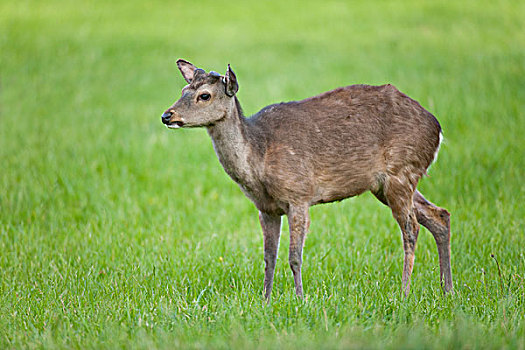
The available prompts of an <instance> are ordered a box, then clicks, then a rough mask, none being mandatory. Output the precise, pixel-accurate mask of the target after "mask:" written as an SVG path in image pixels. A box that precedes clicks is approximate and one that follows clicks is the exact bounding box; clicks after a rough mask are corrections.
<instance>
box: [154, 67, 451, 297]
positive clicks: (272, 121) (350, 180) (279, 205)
mask: <svg viewBox="0 0 525 350" xmlns="http://www.w3.org/2000/svg"><path fill="white" fill-rule="evenodd" d="M178 66H179V69H180V70H181V73H182V74H183V76H184V78H185V79H186V81H187V82H188V83H189V85H188V86H186V87H185V88H184V89H183V95H182V97H181V98H180V99H179V101H177V102H176V103H175V104H174V105H173V106H172V107H170V108H169V109H168V110H167V111H166V112H165V114H164V115H163V122H164V123H165V124H167V125H168V126H172V125H173V123H175V122H177V123H178V124H179V125H181V126H183V127H199V126H204V127H206V128H207V130H208V133H209V135H210V136H211V138H212V141H213V144H214V148H215V151H216V153H217V155H218V157H219V160H220V162H221V164H222V165H223V167H224V169H225V170H226V172H227V173H228V175H230V177H231V178H232V179H233V180H234V181H236V182H237V183H238V184H239V186H240V187H241V189H242V190H243V192H244V193H245V194H246V195H247V196H248V197H249V198H250V199H251V200H252V201H253V202H254V204H255V206H256V207H257V208H258V209H259V212H260V214H259V218H260V221H261V226H262V228H263V234H264V246H265V263H266V270H265V283H264V288H265V293H266V297H267V298H269V296H270V293H271V288H272V282H273V274H274V269H275V259H276V256H277V255H276V254H277V249H278V242H279V236H280V223H281V218H280V216H281V215H284V214H286V215H288V220H289V223H290V252H289V256H290V267H291V269H292V271H293V274H294V282H295V288H296V292H297V295H299V296H302V294H303V289H302V280H301V264H302V250H303V245H304V239H305V236H306V232H307V231H308V227H309V215H308V208H309V207H310V206H312V205H316V204H319V203H327V202H332V201H338V200H342V199H344V198H348V197H352V196H356V195H359V194H361V193H363V192H365V191H371V192H372V193H373V194H374V195H375V196H376V197H377V198H378V199H379V200H380V201H381V202H383V203H384V204H386V205H388V206H389V207H390V208H391V210H392V214H393V216H394V218H395V219H396V221H397V222H398V224H399V226H400V228H401V231H402V233H403V246H404V250H405V261H404V268H403V276H402V282H403V289H404V291H405V294H407V295H408V291H409V287H410V275H411V273H412V268H413V263H414V251H415V245H416V241H417V236H418V233H419V224H420V223H421V224H423V225H424V226H425V227H427V228H428V229H429V230H430V231H431V232H432V234H433V235H434V238H435V240H436V243H437V245H438V252H439V256H440V267H441V278H442V279H444V280H445V286H444V287H445V290H446V291H449V290H451V289H452V277H451V272H450V221H449V217H450V214H449V213H448V212H447V211H446V210H444V209H441V208H439V207H436V206H435V205H433V204H432V203H430V202H428V201H427V200H426V199H425V198H424V197H423V196H422V195H421V194H420V193H419V192H418V191H416V186H417V183H418V181H419V179H420V178H421V177H422V176H423V175H424V174H425V173H426V170H427V168H428V167H429V165H430V164H431V163H432V161H433V159H434V156H435V154H436V152H437V149H438V147H439V142H440V133H441V127H440V125H439V123H438V121H437V120H436V118H435V117H434V116H433V115H432V114H430V113H429V112H428V111H426V110H425V109H424V108H423V107H421V105H419V103H417V102H416V101H414V100H412V99H411V98H409V97H407V96H406V95H404V94H403V93H401V92H399V91H398V90H397V89H396V88H395V87H394V86H392V85H382V86H368V85H352V86H347V87H343V88H339V89H335V90H332V91H329V92H326V93H323V94H321V95H318V96H315V97H311V98H308V99H305V100H302V101H296V102H288V103H280V104H274V105H270V106H267V107H265V108H263V109H262V110H261V111H260V112H258V113H257V114H255V115H254V116H252V117H251V118H245V117H244V116H243V113H242V109H241V107H240V104H239V101H238V100H237V97H236V96H235V93H236V92H237V90H238V84H237V78H236V76H235V74H234V73H233V71H232V70H231V68H230V67H229V66H228V71H227V73H226V75H225V76H222V77H219V76H217V74H212V73H209V74H206V73H205V72H204V71H203V70H201V69H197V68H196V67H194V66H193V65H191V63H188V62H186V61H183V60H179V61H178ZM203 94H204V95H203ZM206 95H210V96H211V97H210V98H209V100H206V101H204V100H203V96H204V97H206Z"/></svg>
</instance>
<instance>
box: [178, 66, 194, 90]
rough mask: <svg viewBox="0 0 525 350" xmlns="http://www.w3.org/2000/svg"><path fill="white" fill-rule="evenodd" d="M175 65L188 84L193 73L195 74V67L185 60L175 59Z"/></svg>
mask: <svg viewBox="0 0 525 350" xmlns="http://www.w3.org/2000/svg"><path fill="white" fill-rule="evenodd" d="M177 67H179V70H180V72H181V73H182V76H183V77H184V80H186V81H187V82H188V84H189V83H191V81H192V80H193V75H194V74H195V69H197V67H195V66H194V65H193V64H191V63H190V62H188V61H185V60H177Z"/></svg>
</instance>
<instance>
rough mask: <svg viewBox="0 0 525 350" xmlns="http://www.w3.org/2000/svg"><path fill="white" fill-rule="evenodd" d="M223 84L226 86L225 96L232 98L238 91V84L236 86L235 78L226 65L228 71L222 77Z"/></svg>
mask: <svg viewBox="0 0 525 350" xmlns="http://www.w3.org/2000/svg"><path fill="white" fill-rule="evenodd" d="M224 83H225V84H226V95H228V96H230V97H233V95H235V94H236V93H237V91H239V84H237V77H236V76H235V73H233V71H232V69H231V67H230V65H229V64H228V70H227V71H226V75H225V76H224Z"/></svg>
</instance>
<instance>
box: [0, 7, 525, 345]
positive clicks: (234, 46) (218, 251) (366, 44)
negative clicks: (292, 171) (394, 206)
mask: <svg viewBox="0 0 525 350" xmlns="http://www.w3.org/2000/svg"><path fill="white" fill-rule="evenodd" d="M524 17H525V6H524V4H523V3H520V2H518V1H470V0H467V1H462V2H449V3H445V2H430V1H428V2H427V1H421V2H416V1H401V0H396V1H392V2H383V1H378V2H352V3H345V2H339V1H326V2H323V3H322V4H321V3H319V2H318V1H290V2H275V3H266V2H259V3H257V4H255V3H252V2H242V3H239V4H233V3H231V2H222V1H217V0H214V1H198V2H187V3H183V2H180V1H179V2H175V3H171V4H168V3H166V2H162V1H149V2H139V1H111V2H102V1H86V2H77V1H55V0H51V1H45V2H43V1H7V2H6V1H4V2H2V3H1V4H0V52H1V54H0V89H1V90H0V164H1V171H0V348H232V347H234V348H268V347H269V348H277V347H279V348H281V347H283V348H428V349H433V348H436V349H437V348H440V349H441V348H478V347H483V348H508V349H515V348H518V349H524V348H525V341H524V339H525V325H524V316H525V312H524V309H525V300H524V299H525V282H524V278H525V255H524V252H525V251H524V249H523V244H524V239H525V235H524V227H525V220H524V218H525V206H524V205H523V198H524V195H525V186H524V185H523V178H524V177H525V160H524V159H525V158H524V154H525V139H524V137H523V132H524V130H525V114H524V110H525V108H524V107H525V84H524V81H523V80H524V76H525V64H524V62H525V36H524V35H523V30H522V20H523V18H524ZM179 57H183V58H185V59H188V60H190V61H192V62H193V63H195V64H197V65H199V66H202V67H203V68H205V69H207V70H218V71H224V70H225V68H226V64H227V63H231V64H232V67H233V69H234V70H235V72H236V74H237V77H238V79H239V82H240V91H239V98H240V100H241V102H242V103H243V106H244V108H245V111H246V112H247V113H254V112H256V111H257V110H258V109H259V108H261V107H263V106H265V105H267V104H270V103H273V102H278V101H286V100H293V99H301V98H305V97H308V96H312V95H314V94H317V93H320V92H323V91H325V90H328V89H331V88H335V87H338V86H343V85H349V84H353V83H369V84H382V83H393V84H395V85H396V86H397V87H398V88H399V89H400V90H402V91H403V92H405V93H407V94H408V95H409V96H411V97H413V98H415V99H417V100H418V101H420V102H421V103H422V105H423V106H425V107H426V108H428V109H429V110H430V111H431V112H433V113H434V114H435V115H436V116H437V117H438V119H439V120H440V122H441V124H442V126H443V129H444V133H445V138H446V141H445V143H444V145H443V146H442V149H441V152H440V156H439V160H438V162H437V163H436V164H434V165H433V167H432V169H431V172H430V175H431V176H430V177H429V178H426V179H424V180H423V181H422V183H421V184H420V189H421V190H422V192H423V193H424V194H425V196H426V197H427V198H429V199H430V200H432V201H434V202H435V203H437V204H439V205H441V206H444V207H446V208H447V209H449V210H450V211H451V213H452V215H453V216H452V219H453V223H452V230H453V239H452V254H453V256H452V264H453V277H454V282H455V291H456V293H455V294H454V295H451V296H447V297H444V296H443V295H442V293H441V291H440V286H439V270H438V261H437V251H436V248H435V245H434V242H433V239H432V237H431V235H430V234H429V233H428V232H426V231H425V230H424V229H422V232H421V234H420V238H419V241H418V249H417V251H416V265H415V270H414V274H413V279H412V291H411V295H410V297H409V298H408V299H404V298H402V297H401V295H400V294H401V293H400V291H401V281H400V280H401V270H402V254H403V253H402V244H401V237H400V233H399V230H398V228H397V226H396V224H395V222H394V220H393V219H392V218H391V215H390V213H389V210H388V208H386V207H383V206H382V205H381V204H379V203H378V202H377V201H376V200H375V199H373V198H372V196H370V195H368V194H365V195H363V196H360V197H359V198H355V199H350V200H346V201H344V202H342V203H338V204H330V205H323V206H317V207H314V208H312V209H311V216H312V225H311V233H310V234H309V236H308V239H307V241H306V246H305V253H304V254H305V258H304V260H305V262H304V272H303V274H304V275H303V280H304V285H305V294H306V300H305V301H304V302H302V301H299V300H297V299H296V298H295V297H294V295H293V279H292V277H291V272H290V271H289V268H288V264H287V256H286V254H287V249H286V248H287V246H288V237H287V234H286V230H287V228H286V225H285V227H284V230H285V232H284V233H283V236H282V242H281V250H280V252H279V260H278V266H277V271H276V280H275V285H274V292H273V301H272V303H271V305H269V306H266V305H265V303H264V301H263V298H262V279H263V260H262V255H263V254H262V236H261V233H260V228H259V226H258V220H257V215H256V210H255V208H254V207H253V205H252V204H251V203H250V202H249V201H248V200H247V199H246V198H244V196H243V195H242V193H241V191H240V190H239V189H238V188H237V187H236V185H235V184H234V183H233V182H232V181H231V180H230V179H229V178H228V177H227V176H226V174H225V173H224V172H223V170H222V169H221V167H220V164H219V162H218V161H217V159H216V157H215V155H214V153H213V149H212V147H211V142H210V140H209V138H208V136H207V135H206V132H205V131H204V130H182V131H180V132H169V131H168V130H166V129H165V128H163V126H162V125H161V123H160V114H161V113H162V112H163V111H164V110H165V108H166V107H168V106H169V105H170V104H171V103H172V102H173V101H174V100H175V99H177V98H178V96H179V91H180V89H181V87H182V86H183V80H182V78H181V77H180V75H179V73H178V72H177V70H176V68H175V65H174V62H175V60H176V59H177V58H179ZM491 254H493V255H494V258H492V257H491ZM496 260H497V262H498V264H499V267H498V264H497V263H496Z"/></svg>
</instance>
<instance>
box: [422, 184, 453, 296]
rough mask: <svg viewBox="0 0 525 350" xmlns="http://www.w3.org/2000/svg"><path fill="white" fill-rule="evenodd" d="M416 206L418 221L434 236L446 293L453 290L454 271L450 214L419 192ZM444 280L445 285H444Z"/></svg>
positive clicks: (441, 277)
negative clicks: (452, 265) (451, 263)
mask: <svg viewBox="0 0 525 350" xmlns="http://www.w3.org/2000/svg"><path fill="white" fill-rule="evenodd" d="M414 206H415V209H416V217H417V221H418V222H419V223H420V224H421V225H423V226H425V227H426V228H427V229H428V230H429V231H430V232H431V233H432V235H433V236H434V240H435V241H436V245H437V248H438V254H439V270H440V280H441V285H442V286H443V288H444V291H445V292H450V291H451V290H452V271H451V267H450V214H449V212H448V211H447V210H446V209H443V208H440V207H438V206H436V205H434V204H433V203H431V202H429V201H428V200H426V199H425V197H423V195H422V194H421V193H420V192H419V191H415V193H414ZM443 280H444V282H445V283H444V285H443Z"/></svg>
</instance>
